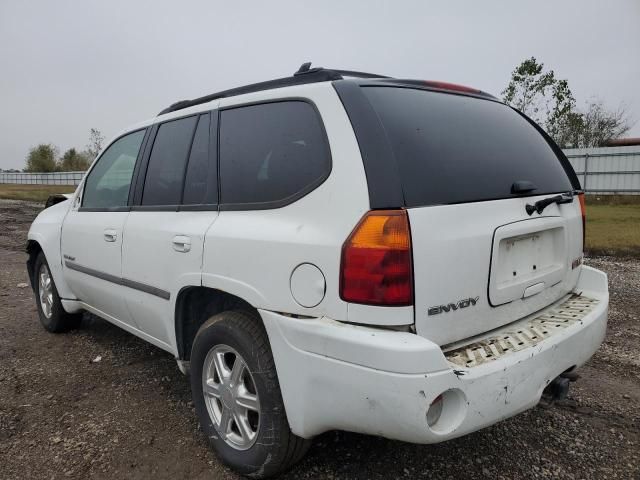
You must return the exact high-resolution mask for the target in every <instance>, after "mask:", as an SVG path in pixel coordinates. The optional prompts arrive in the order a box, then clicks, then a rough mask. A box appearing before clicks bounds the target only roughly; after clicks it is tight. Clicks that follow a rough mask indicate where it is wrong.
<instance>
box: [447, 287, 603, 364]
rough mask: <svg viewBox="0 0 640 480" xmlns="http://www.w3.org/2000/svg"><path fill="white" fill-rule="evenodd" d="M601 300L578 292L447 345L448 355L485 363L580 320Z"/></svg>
mask: <svg viewBox="0 0 640 480" xmlns="http://www.w3.org/2000/svg"><path fill="white" fill-rule="evenodd" d="M598 303H599V300H595V299H592V298H588V297H585V296H583V295H575V294H574V295H572V296H571V297H569V298H568V299H567V300H565V301H564V302H562V303H561V304H559V305H556V306H555V307H552V308H548V309H545V310H544V311H543V312H542V313H540V314H538V315H535V316H533V317H530V318H527V319H524V320H520V321H517V322H514V323H512V324H509V325H506V326H505V327H503V328H501V329H498V330H494V331H492V332H491V333H490V335H489V336H488V337H486V338H482V339H476V340H474V341H473V342H472V343H469V344H467V345H463V346H452V347H451V349H450V350H447V349H446V348H447V347H444V348H443V350H445V352H444V354H445V357H446V358H447V360H448V361H449V362H451V363H453V364H455V365H458V366H460V367H465V368H470V367H476V366H478V365H483V364H485V363H488V362H491V361H493V360H497V359H498V358H502V357H504V356H505V355H508V354H510V353H512V352H518V351H520V350H523V349H525V348H529V347H532V346H534V345H536V344H538V343H540V342H541V341H543V340H545V339H547V338H549V337H552V336H553V335H554V334H556V333H557V332H560V331H562V330H563V329H565V328H567V327H570V326H571V325H574V324H575V323H578V322H580V321H581V320H582V319H583V318H584V317H585V316H586V315H588V314H589V312H591V311H592V310H593V308H594V307H595V306H596V305H597V304H598Z"/></svg>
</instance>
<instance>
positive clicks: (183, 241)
mask: <svg viewBox="0 0 640 480" xmlns="http://www.w3.org/2000/svg"><path fill="white" fill-rule="evenodd" d="M171 243H172V245H173V249H174V250H175V251H176V252H181V253H186V252H188V251H189V250H191V239H190V238H189V237H187V236H186V235H176V236H175V237H173V241H172V242H171Z"/></svg>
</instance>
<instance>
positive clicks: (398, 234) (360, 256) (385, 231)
mask: <svg viewBox="0 0 640 480" xmlns="http://www.w3.org/2000/svg"><path fill="white" fill-rule="evenodd" d="M412 271H413V266H412V259H411V234H410V232H409V219H408V217H407V213H406V212H405V211H404V210H375V211H370V212H368V213H367V214H366V215H365V216H364V217H363V218H362V220H360V223H358V225H357V226H356V228H355V229H354V230H353V232H351V235H349V238H347V240H346V241H345V243H344V245H343V246H342V260H341V265H340V298H342V299H343V300H344V301H346V302H353V303H363V304H367V305H386V306H402V305H412V304H413V272H412Z"/></svg>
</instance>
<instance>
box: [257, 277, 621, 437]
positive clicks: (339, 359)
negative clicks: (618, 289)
mask: <svg viewBox="0 0 640 480" xmlns="http://www.w3.org/2000/svg"><path fill="white" fill-rule="evenodd" d="M576 292H582V294H583V295H584V296H586V297H589V298H592V299H596V300H598V303H597V305H596V306H595V307H594V308H593V309H592V310H591V311H590V312H589V313H588V314H587V315H586V316H585V317H583V319H582V320H581V321H580V322H576V323H574V324H572V325H571V326H569V327H567V328H566V329H563V330H562V331H559V332H558V333H556V334H555V335H553V336H551V337H549V338H546V339H544V340H543V341H541V342H539V343H537V344H535V345H534V346H531V347H529V348H525V349H523V350H520V351H517V352H513V353H511V354H509V355H505V356H502V357H500V358H498V359H496V360H495V361H492V362H488V363H483V364H480V365H478V366H475V367H472V368H461V367H459V366H458V365H455V364H453V363H450V362H448V361H447V359H446V358H445V355H444V354H443V352H442V350H441V349H440V347H438V346H437V345H436V344H434V343H432V342H430V341H429V340H427V339H424V338H422V337H419V336H418V335H414V334H411V333H404V332H392V331H384V330H379V329H373V328H367V327H360V326H354V325H345V324H342V323H339V322H335V321H333V320H330V319H326V318H321V319H296V318H291V317H287V316H283V315H279V314H276V313H274V312H268V311H261V312H260V313H261V315H262V318H263V320H264V323H265V326H266V328H267V332H268V334H269V339H270V341H271V346H272V350H273V354H274V359H275V362H276V368H277V371H278V376H279V379H280V387H281V389H282V394H283V399H284V403H285V408H286V411H287V417H288V419H289V424H290V426H291V429H292V430H293V432H294V433H296V434H297V435H300V436H302V437H305V438H310V437H313V436H315V435H318V434H320V433H322V432H325V431H327V430H333V429H339V430H347V431H353V432H359V433H365V434H371V435H379V436H383V437H387V438H393V439H397V440H403V441H408V442H413V443H436V442H441V441H444V440H448V439H451V438H455V437H459V436H461V435H464V434H466V433H470V432H473V431H475V430H478V429H480V428H483V427H486V426H489V425H491V424H493V423H496V422H498V421H500V420H502V419H505V418H508V417H511V416H513V415H515V414H517V413H519V412H522V411H523V410H526V409H528V408H530V407H532V406H534V405H536V404H537V403H538V402H539V400H540V397H541V395H542V391H543V390H544V388H545V386H546V385H547V384H548V383H549V382H550V381H551V380H552V379H554V378H555V377H557V376H558V375H560V374H561V373H562V372H563V371H565V370H567V369H569V368H571V367H574V366H580V365H582V364H583V363H585V362H586V361H587V360H588V359H589V358H590V357H591V356H592V355H593V353H594V352H595V351H596V349H597V348H598V346H599V345H600V344H601V343H602V340H603V339H604V335H605V330H606V323H607V311H608V301H609V295H608V289H607V277H606V275H605V274H604V273H602V272H600V271H598V270H594V269H592V268H589V267H583V269H582V273H581V276H580V281H579V283H578V286H577V287H576ZM446 391H448V392H450V393H449V394H447V395H446V396H445V402H444V407H443V411H442V415H441V416H440V420H439V421H438V422H436V423H435V424H433V426H432V427H430V426H429V425H428V424H427V421H426V413H427V410H428V408H429V405H430V404H431V402H432V401H433V400H434V399H435V398H436V397H437V396H438V395H440V394H442V393H443V392H446Z"/></svg>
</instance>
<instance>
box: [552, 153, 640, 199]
mask: <svg viewBox="0 0 640 480" xmlns="http://www.w3.org/2000/svg"><path fill="white" fill-rule="evenodd" d="M564 153H565V155H566V156H567V158H568V159H569V162H571V166H572V167H573V169H574V170H575V171H576V174H577V175H578V178H579V179H580V183H581V184H582V188H583V189H584V190H585V191H586V192H587V193H600V194H619V195H640V145H634V146H631V147H600V148H571V149H567V150H564Z"/></svg>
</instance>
